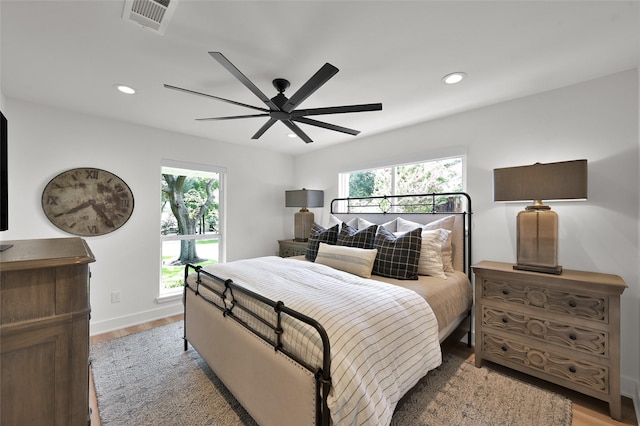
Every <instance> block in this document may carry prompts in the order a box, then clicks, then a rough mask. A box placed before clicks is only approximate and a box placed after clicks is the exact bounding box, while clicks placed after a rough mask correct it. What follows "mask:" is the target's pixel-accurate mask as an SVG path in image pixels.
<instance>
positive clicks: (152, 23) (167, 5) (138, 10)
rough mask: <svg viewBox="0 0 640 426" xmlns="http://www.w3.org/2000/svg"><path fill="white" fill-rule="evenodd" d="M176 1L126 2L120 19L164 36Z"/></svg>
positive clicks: (142, 0) (136, 0) (138, 0)
mask: <svg viewBox="0 0 640 426" xmlns="http://www.w3.org/2000/svg"><path fill="white" fill-rule="evenodd" d="M177 2H178V0H126V1H125V3H124V10H123V12H122V19H124V20H125V21H132V22H135V23H136V24H139V25H142V26H143V27H147V28H150V29H152V30H154V31H156V32H158V33H160V34H164V32H165V30H166V29H167V25H168V24H169V21H170V20H171V17H172V16H173V12H174V11H175V9H176V3H177Z"/></svg>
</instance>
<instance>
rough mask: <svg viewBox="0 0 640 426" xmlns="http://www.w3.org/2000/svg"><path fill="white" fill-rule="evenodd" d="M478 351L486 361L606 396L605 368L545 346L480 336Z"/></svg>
mask: <svg viewBox="0 0 640 426" xmlns="http://www.w3.org/2000/svg"><path fill="white" fill-rule="evenodd" d="M481 345H482V351H483V352H484V353H485V354H486V356H485V357H486V359H489V360H494V361H495V362H498V363H500V364H503V365H507V366H509V365H512V366H517V367H520V368H518V369H519V370H522V371H525V372H529V373H531V374H533V375H538V374H536V373H542V374H543V375H550V376H552V377H555V378H557V379H560V383H562V382H566V383H569V384H572V385H573V386H571V387H579V388H588V389H590V390H592V391H596V392H602V393H605V394H607V393H609V367H608V366H606V365H600V364H597V363H594V362H590V361H586V360H581V359H576V357H572V358H570V357H568V356H565V355H562V354H558V353H554V352H553V351H550V350H549V348H548V347H543V346H542V345H541V346H536V345H535V344H530V342H527V343H526V344H524V343H521V342H520V341H518V340H517V339H515V338H514V339H511V338H504V337H500V336H496V335H493V334H490V333H484V332H483V333H482V336H481Z"/></svg>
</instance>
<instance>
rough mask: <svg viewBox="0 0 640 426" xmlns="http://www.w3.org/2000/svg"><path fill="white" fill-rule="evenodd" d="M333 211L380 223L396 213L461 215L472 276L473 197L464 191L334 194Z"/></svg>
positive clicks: (422, 217)
mask: <svg viewBox="0 0 640 426" xmlns="http://www.w3.org/2000/svg"><path fill="white" fill-rule="evenodd" d="M331 214H332V215H334V216H336V217H338V218H339V219H340V220H342V221H344V222H347V221H348V220H350V219H352V218H355V217H360V218H362V219H365V220H367V221H369V222H372V223H377V224H381V223H384V222H387V221H390V220H393V219H394V218H396V217H402V218H404V219H407V220H411V221H415V222H419V223H429V222H432V221H435V220H438V219H440V218H442V217H445V216H450V215H458V216H461V220H462V224H463V228H464V229H463V231H462V232H461V236H460V237H461V239H462V244H463V252H462V254H463V259H462V263H463V265H464V272H465V273H466V274H467V276H469V279H471V214H472V210H471V197H470V196H469V194H467V193H465V192H441V193H431V194H405V195H381V196H372V197H351V198H334V199H333V200H332V201H331Z"/></svg>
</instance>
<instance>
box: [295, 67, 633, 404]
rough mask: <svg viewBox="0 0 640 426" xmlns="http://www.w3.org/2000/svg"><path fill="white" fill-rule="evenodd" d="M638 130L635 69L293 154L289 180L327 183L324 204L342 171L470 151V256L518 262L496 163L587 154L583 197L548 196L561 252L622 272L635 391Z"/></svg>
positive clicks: (576, 264) (627, 373) (627, 387)
mask: <svg viewBox="0 0 640 426" xmlns="http://www.w3.org/2000/svg"><path fill="white" fill-rule="evenodd" d="M638 131H639V130H638V71H637V70H630V71H628V72H624V73H619V74H615V75H612V76H609V77H606V78H601V79H597V80H593V81H590V82H586V83H583V84H578V85H574V86H569V87H566V88H562V89H559V90H554V91H550V92H546V93H542V94H538V95H534V96H529V97H526V98H521V99H518V100H514V101H510V102H504V103H501V104H497V105H493V106H490V107H486V108H481V109H477V110H473V111H470V112H467V113H463V114H458V115H455V116H450V117H448V118H444V119H440V120H436V121H432V122H427V123H423V124H420V125H416V126H413V127H410V128H405V129H401V130H398V131H395V132H392V133H389V134H385V135H376V136H372V137H369V138H366V137H365V138H359V139H358V140H357V141H354V142H351V143H349V144H345V145H339V146H335V147H331V148H327V149H324V150H321V151H314V152H312V153H309V154H305V155H301V156H298V157H296V159H295V162H294V165H295V182H296V183H297V184H298V185H297V186H304V185H306V186H307V187H313V188H314V189H323V190H325V191H326V192H325V198H326V199H325V205H328V202H329V201H330V200H331V199H332V198H334V197H336V196H337V195H338V194H337V190H338V189H337V188H338V178H337V175H338V173H339V172H341V171H348V170H357V169H362V168H364V167H374V166H379V165H381V164H383V163H384V162H387V161H388V162H389V163H398V162H403V161H404V162H406V161H419V160H424V159H428V158H430V157H434V156H435V157H438V156H447V155H451V154H459V153H465V152H466V154H467V192H468V193H469V194H470V195H471V197H472V201H473V211H474V214H473V233H474V234H473V259H472V260H473V261H476V262H477V261H480V260H483V259H487V260H496V261H504V262H515V253H516V248H515V230H516V228H515V218H516V214H517V212H518V211H519V210H521V209H522V208H523V207H524V205H525V204H526V203H525V204H517V205H513V204H501V203H494V202H493V186H492V185H493V181H492V171H493V169H494V168H497V167H508V166H516V165H526V164H533V163H534V162H537V161H539V162H552V161H563V160H576V159H583V158H585V159H587V160H588V168H589V199H588V200H587V201H586V202H563V203H553V205H552V208H553V209H554V210H555V211H556V212H558V215H559V221H560V241H559V262H560V264H561V265H563V267H564V268H566V269H579V270H587V271H600V272H605V273H612V274H617V275H620V276H621V277H622V278H623V279H624V280H625V281H626V283H627V285H628V286H629V288H628V289H627V290H626V291H625V292H624V294H623V296H622V321H621V328H622V357H621V362H622V376H623V377H622V378H623V392H624V393H625V395H634V394H636V395H637V391H636V389H637V386H638V383H639V382H640V379H639V377H640V368H639V365H638V359H639V358H640V342H639V333H638V325H639V324H640V319H639V318H640V317H639V309H638V306H639V299H640V298H639V294H640V288H639V284H638V277H639V269H638V255H639V250H638V248H639V245H638V240H639V221H640V215H639V213H638V212H639V205H640V204H639V203H640V200H639V193H638V181H639V179H640V177H639V172H638V165H639V142H638V141H639V139H638ZM312 184H313V185H312ZM327 210H328V208H325V209H324V211H323V213H321V215H322V216H324V217H325V218H326V214H327ZM320 220H323V219H320Z"/></svg>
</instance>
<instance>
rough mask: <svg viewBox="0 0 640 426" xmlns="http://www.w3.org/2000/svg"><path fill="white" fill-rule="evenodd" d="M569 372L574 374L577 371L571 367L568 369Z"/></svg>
mask: <svg viewBox="0 0 640 426" xmlns="http://www.w3.org/2000/svg"><path fill="white" fill-rule="evenodd" d="M569 371H571V372H572V373H575V372H576V371H577V370H576V367H574V366H573V365H572V366H571V367H569Z"/></svg>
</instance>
